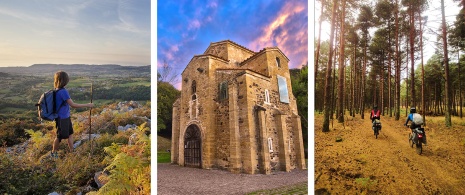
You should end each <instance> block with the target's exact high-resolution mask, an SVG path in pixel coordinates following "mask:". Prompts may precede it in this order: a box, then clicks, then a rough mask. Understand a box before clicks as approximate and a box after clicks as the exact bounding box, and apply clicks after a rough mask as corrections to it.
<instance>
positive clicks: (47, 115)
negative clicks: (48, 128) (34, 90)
mask: <svg viewBox="0 0 465 195" xmlns="http://www.w3.org/2000/svg"><path fill="white" fill-rule="evenodd" d="M59 90H61V89H58V90H50V91H47V92H45V93H44V94H42V96H40V99H39V102H38V103H37V104H36V106H37V111H38V113H39V117H40V118H41V119H44V120H47V121H53V120H55V119H56V118H58V113H57V110H58V109H59V108H60V107H61V105H60V107H58V109H57V108H56V105H55V104H56V103H55V102H56V93H57V92H58V91H59Z"/></svg>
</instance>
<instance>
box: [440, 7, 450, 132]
mask: <svg viewBox="0 0 465 195" xmlns="http://www.w3.org/2000/svg"><path fill="white" fill-rule="evenodd" d="M441 12H442V42H443V45H444V69H445V72H446V75H445V76H446V78H445V79H446V115H445V120H446V126H447V127H450V126H452V121H451V117H450V111H451V110H450V107H451V96H450V94H451V92H450V75H449V57H448V52H447V30H446V16H445V13H444V0H441Z"/></svg>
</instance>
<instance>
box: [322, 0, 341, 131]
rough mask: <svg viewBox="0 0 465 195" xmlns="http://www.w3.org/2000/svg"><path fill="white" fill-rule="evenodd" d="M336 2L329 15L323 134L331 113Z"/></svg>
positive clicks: (327, 127) (326, 128) (327, 126)
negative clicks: (329, 31)
mask: <svg viewBox="0 0 465 195" xmlns="http://www.w3.org/2000/svg"><path fill="white" fill-rule="evenodd" d="M337 3H338V1H335V2H334V4H333V8H332V14H331V33H330V36H329V56H328V65H327V68H326V79H325V91H324V98H323V99H324V103H323V105H324V121H323V132H328V131H329V117H330V116H329V114H330V112H331V107H330V102H331V99H332V97H331V95H330V93H331V92H330V90H331V85H332V83H331V82H332V78H331V72H332V63H333V41H334V28H335V23H336V9H337Z"/></svg>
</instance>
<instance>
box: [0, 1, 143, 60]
mask: <svg viewBox="0 0 465 195" xmlns="http://www.w3.org/2000/svg"><path fill="white" fill-rule="evenodd" d="M0 24H2V29H1V30H0V37H2V41H1V42H0V66H29V65H32V64H39V63H55V64H74V63H78V64H121V65H149V64H150V0H98V1H94V0H30V1H16V0H5V1H0Z"/></svg>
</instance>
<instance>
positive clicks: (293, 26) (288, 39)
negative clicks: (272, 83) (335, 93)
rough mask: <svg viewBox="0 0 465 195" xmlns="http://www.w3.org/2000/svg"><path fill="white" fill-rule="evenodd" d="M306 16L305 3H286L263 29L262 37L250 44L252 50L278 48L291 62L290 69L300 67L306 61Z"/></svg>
mask: <svg viewBox="0 0 465 195" xmlns="http://www.w3.org/2000/svg"><path fill="white" fill-rule="evenodd" d="M307 20H308V16H307V5H306V4H305V2H295V1H288V2H286V4H285V5H284V6H283V8H282V9H281V10H279V12H278V15H277V16H276V17H275V18H274V19H273V20H272V21H271V22H270V23H269V24H268V25H266V26H265V27H263V28H262V30H261V31H262V35H260V36H259V37H257V38H256V39H255V40H253V41H252V43H251V44H250V48H251V49H253V50H256V51H258V50H260V49H262V48H264V47H270V46H278V47H279V48H280V49H281V50H282V51H283V52H284V54H286V55H287V57H288V58H289V59H290V60H291V62H290V67H291V68H295V67H300V66H301V65H302V63H306V62H307V61H308V54H307V52H308V48H307V42H308V35H307V29H308V28H307V26H308V22H307Z"/></svg>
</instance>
